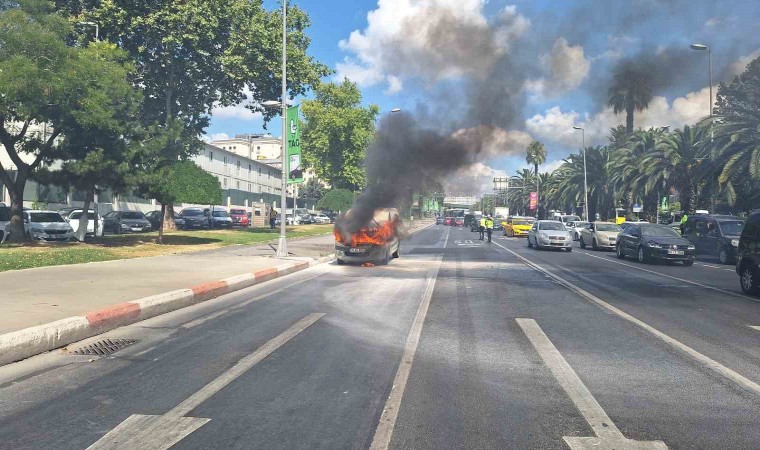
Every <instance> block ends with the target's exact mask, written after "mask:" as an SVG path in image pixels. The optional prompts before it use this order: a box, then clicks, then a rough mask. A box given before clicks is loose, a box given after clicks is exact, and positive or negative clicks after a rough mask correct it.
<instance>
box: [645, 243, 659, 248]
mask: <svg viewBox="0 0 760 450" xmlns="http://www.w3.org/2000/svg"><path fill="white" fill-rule="evenodd" d="M647 247H650V248H660V244H658V243H657V242H654V241H649V242H647Z"/></svg>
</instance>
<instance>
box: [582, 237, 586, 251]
mask: <svg viewBox="0 0 760 450" xmlns="http://www.w3.org/2000/svg"><path fill="white" fill-rule="evenodd" d="M581 248H583V249H585V248H586V242H585V241H584V240H583V236H581Z"/></svg>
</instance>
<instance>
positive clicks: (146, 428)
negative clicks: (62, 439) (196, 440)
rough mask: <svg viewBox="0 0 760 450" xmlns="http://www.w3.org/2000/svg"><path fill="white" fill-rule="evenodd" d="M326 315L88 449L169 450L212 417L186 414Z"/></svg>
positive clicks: (302, 323)
mask: <svg viewBox="0 0 760 450" xmlns="http://www.w3.org/2000/svg"><path fill="white" fill-rule="evenodd" d="M323 316H324V314H322V313H315V314H309V315H308V316H306V317H304V318H303V319H301V320H299V321H298V322H296V323H295V324H294V325H293V326H291V327H290V328H288V329H287V330H285V331H283V332H282V333H281V334H279V335H278V336H275V337H274V338H272V339H271V340H269V341H268V342H267V343H266V344H264V345H262V346H261V347H259V348H258V349H256V351H254V352H253V353H251V354H250V355H248V356H246V357H245V358H243V359H241V360H240V361H238V362H237V364H235V365H234V366H232V368H230V369H229V370H227V371H226V372H224V373H223V374H221V375H220V376H219V377H217V378H216V379H215V380H213V381H211V382H210V383H208V384H207V385H206V386H204V387H203V388H201V390H199V391H198V392H196V393H195V394H193V395H191V396H190V397H188V398H187V399H186V400H185V401H183V402H182V403H180V404H179V405H177V406H175V407H174V408H172V410H171V411H169V412H168V413H166V414H164V415H163V416H147V415H141V414H135V415H132V416H130V417H129V418H128V419H127V420H125V421H124V422H122V423H121V424H119V425H118V426H117V427H116V428H114V429H113V430H111V431H109V432H108V434H106V435H105V436H103V437H102V438H100V439H99V440H98V441H97V442H95V443H94V444H92V445H91V446H89V447H88V449H89V450H100V449H140V450H164V449H168V448H169V447H171V446H173V445H174V444H176V443H177V442H179V441H181V440H182V439H183V438H184V437H185V436H187V435H189V434H190V433H192V432H194V431H195V430H197V429H198V428H200V427H202V426H203V425H204V424H206V423H207V422H208V421H209V420H211V419H203V418H195V417H184V416H185V415H186V414H188V413H189V412H190V411H192V410H193V409H195V408H196V407H198V405H200V404H201V403H203V402H204V401H206V400H208V399H209V398H210V397H211V396H212V395H214V394H216V393H217V392H219V391H221V390H222V389H223V388H224V387H225V386H227V385H228V384H230V383H232V382H233V381H234V380H235V379H237V378H238V377H239V376H241V375H243V374H244V373H245V372H247V371H248V370H249V369H251V368H252V367H253V366H255V365H256V364H258V363H259V362H260V361H261V360H263V359H264V358H266V357H267V356H269V355H271V354H272V353H273V352H274V351H275V350H277V349H278V348H280V347H282V346H283V345H284V344H285V343H287V342H288V341H290V340H291V339H293V338H294V337H295V336H297V335H298V334H299V333H301V332H302V331H304V330H305V329H306V328H308V327H309V326H311V325H313V324H314V323H315V322H316V321H318V320H319V319H321V318H322V317H323Z"/></svg>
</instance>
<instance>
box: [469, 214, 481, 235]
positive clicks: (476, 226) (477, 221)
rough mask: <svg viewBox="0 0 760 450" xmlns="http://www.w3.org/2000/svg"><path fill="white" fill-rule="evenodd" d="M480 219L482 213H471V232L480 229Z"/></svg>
mask: <svg viewBox="0 0 760 450" xmlns="http://www.w3.org/2000/svg"><path fill="white" fill-rule="evenodd" d="M465 217H467V216H465ZM482 219H483V215H482V214H473V220H472V221H470V231H472V232H473V233H475V232H478V231H480V221H481V220H482Z"/></svg>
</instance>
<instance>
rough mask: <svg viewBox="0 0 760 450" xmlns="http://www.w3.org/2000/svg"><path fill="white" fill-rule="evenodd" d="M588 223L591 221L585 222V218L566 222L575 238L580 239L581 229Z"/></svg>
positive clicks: (575, 239)
mask: <svg viewBox="0 0 760 450" xmlns="http://www.w3.org/2000/svg"><path fill="white" fill-rule="evenodd" d="M588 224H589V222H585V221H583V220H576V221H573V222H568V223H566V224H565V226H566V227H567V228H568V229H569V230H570V232H571V233H572V234H573V240H574V241H579V240H580V239H581V231H583V229H584V228H586V227H587V226H588Z"/></svg>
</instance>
